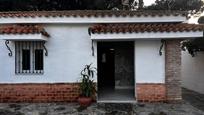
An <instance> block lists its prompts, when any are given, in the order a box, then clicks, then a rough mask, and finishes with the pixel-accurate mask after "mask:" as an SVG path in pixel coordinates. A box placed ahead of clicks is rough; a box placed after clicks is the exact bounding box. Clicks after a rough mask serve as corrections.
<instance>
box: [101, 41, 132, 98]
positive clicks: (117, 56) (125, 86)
mask: <svg viewBox="0 0 204 115" xmlns="http://www.w3.org/2000/svg"><path fill="white" fill-rule="evenodd" d="M97 50H98V51H97V53H98V54H97V56H98V64H97V65H98V78H97V79H98V80H97V81H98V102H113V101H115V102H119V101H120V102H121V101H123V102H127V101H132V100H133V101H135V96H134V88H135V86H134V42H126V41H123V42H97Z"/></svg>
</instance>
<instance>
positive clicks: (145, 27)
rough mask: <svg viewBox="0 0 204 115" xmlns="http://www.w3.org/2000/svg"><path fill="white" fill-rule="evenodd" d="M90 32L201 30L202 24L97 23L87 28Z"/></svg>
mask: <svg viewBox="0 0 204 115" xmlns="http://www.w3.org/2000/svg"><path fill="white" fill-rule="evenodd" d="M89 30H90V31H91V33H93V34H94V33H126V32H129V33H131V32H136V33H138V32H184V31H187V32H188V31H203V30H204V25H201V24H199V25H197V24H186V23H145V24H141V23H139V24H98V25H94V26H92V27H90V28H89Z"/></svg>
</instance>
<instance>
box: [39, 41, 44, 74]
mask: <svg viewBox="0 0 204 115" xmlns="http://www.w3.org/2000/svg"><path fill="white" fill-rule="evenodd" d="M42 45H43V42H40V49H43V47H42ZM43 51H44V50H42V55H43V54H44V52H43ZM43 63H44V56H43ZM43 65H44V64H43ZM43 69H44V68H43ZM43 69H42V70H40V73H43Z"/></svg>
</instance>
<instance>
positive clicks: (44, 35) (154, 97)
mask: <svg viewBox="0 0 204 115" xmlns="http://www.w3.org/2000/svg"><path fill="white" fill-rule="evenodd" d="M185 21H186V13H185V12H178V11H171V12H170V11H39V12H2V13H0V68H1V69H0V102H73V101H76V100H77V98H78V96H79V87H78V85H79V83H78V79H79V77H80V71H81V70H82V69H83V67H84V65H86V64H90V63H93V65H94V66H95V67H97V69H98V75H97V77H96V79H95V81H96V82H97V89H98V93H97V98H96V101H97V102H110V101H111V102H137V101H138V102H164V101H179V100H181V99H182V98H181V88H180V86H181V85H180V84H181V83H180V79H181V51H180V41H181V40H183V39H192V38H197V37H203V26H201V25H194V24H186V23H183V22H185Z"/></svg>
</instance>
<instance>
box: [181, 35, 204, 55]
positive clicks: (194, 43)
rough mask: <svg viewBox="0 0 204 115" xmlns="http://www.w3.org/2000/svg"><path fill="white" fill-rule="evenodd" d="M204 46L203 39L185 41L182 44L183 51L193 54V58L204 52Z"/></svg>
mask: <svg viewBox="0 0 204 115" xmlns="http://www.w3.org/2000/svg"><path fill="white" fill-rule="evenodd" d="M203 44H204V39H203V38H197V39H192V40H184V41H182V42H181V49H182V50H183V51H186V50H187V51H188V53H189V54H191V56H192V57H194V56H195V55H196V53H197V52H200V51H204V47H203Z"/></svg>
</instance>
